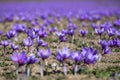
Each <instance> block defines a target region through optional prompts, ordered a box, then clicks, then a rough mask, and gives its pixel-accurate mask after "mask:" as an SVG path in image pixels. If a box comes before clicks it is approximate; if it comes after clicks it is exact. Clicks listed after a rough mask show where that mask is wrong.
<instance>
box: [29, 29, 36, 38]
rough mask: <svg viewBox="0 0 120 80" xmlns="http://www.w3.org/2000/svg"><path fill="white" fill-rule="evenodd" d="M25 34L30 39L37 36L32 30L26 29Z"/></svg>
mask: <svg viewBox="0 0 120 80" xmlns="http://www.w3.org/2000/svg"><path fill="white" fill-rule="evenodd" d="M27 34H28V36H29V37H30V38H31V39H34V38H36V37H37V34H36V32H35V31H34V30H33V29H28V31H27Z"/></svg>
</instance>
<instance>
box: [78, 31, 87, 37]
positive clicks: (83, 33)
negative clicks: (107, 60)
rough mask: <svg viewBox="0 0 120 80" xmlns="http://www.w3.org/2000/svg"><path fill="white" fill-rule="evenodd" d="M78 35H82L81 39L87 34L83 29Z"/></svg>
mask: <svg viewBox="0 0 120 80" xmlns="http://www.w3.org/2000/svg"><path fill="white" fill-rule="evenodd" d="M79 32H80V34H81V35H82V37H84V36H85V35H86V34H87V33H88V31H85V30H83V29H80V31H79Z"/></svg>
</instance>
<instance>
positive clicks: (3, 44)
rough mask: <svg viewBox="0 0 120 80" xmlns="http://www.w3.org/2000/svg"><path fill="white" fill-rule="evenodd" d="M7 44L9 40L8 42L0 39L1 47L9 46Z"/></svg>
mask: <svg viewBox="0 0 120 80" xmlns="http://www.w3.org/2000/svg"><path fill="white" fill-rule="evenodd" d="M9 44H10V42H9V41H8V40H4V41H1V45H2V46H3V47H7V46H9Z"/></svg>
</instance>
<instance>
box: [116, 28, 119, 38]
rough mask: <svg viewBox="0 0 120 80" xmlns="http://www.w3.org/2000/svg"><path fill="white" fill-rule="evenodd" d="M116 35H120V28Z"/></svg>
mask: <svg viewBox="0 0 120 80" xmlns="http://www.w3.org/2000/svg"><path fill="white" fill-rule="evenodd" d="M116 35H117V36H119V37H120V29H119V30H116Z"/></svg>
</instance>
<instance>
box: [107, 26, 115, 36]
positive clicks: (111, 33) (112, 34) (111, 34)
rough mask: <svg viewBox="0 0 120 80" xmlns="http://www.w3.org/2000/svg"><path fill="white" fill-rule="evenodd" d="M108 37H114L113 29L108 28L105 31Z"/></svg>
mask: <svg viewBox="0 0 120 80" xmlns="http://www.w3.org/2000/svg"><path fill="white" fill-rule="evenodd" d="M107 33H108V36H109V37H111V36H114V35H115V29H114V28H109V29H107Z"/></svg>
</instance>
